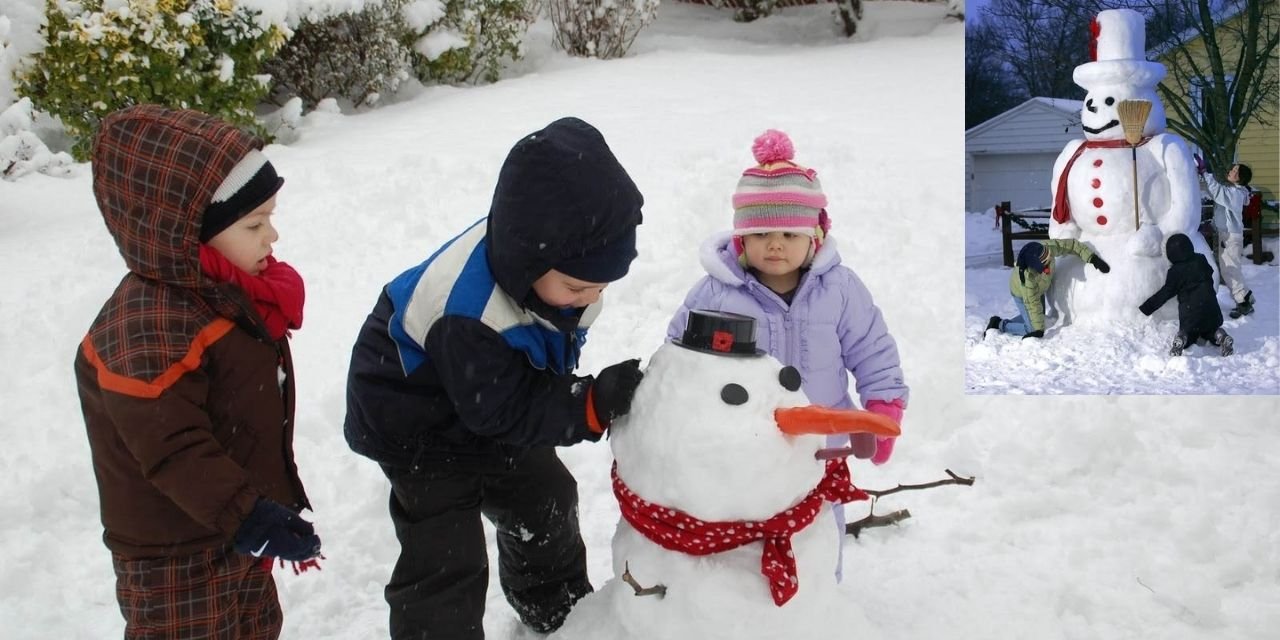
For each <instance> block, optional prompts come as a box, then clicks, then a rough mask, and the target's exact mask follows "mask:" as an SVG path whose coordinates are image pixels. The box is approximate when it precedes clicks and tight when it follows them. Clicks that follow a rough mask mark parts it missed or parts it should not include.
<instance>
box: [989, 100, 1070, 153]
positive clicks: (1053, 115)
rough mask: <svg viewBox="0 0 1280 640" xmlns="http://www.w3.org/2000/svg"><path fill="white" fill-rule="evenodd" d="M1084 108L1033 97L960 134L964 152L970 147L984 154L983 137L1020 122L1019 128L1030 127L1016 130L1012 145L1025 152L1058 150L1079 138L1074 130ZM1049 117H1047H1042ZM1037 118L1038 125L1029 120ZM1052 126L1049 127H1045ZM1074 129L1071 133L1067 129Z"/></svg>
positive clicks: (1006, 142) (1061, 101) (1067, 101)
mask: <svg viewBox="0 0 1280 640" xmlns="http://www.w3.org/2000/svg"><path fill="white" fill-rule="evenodd" d="M1083 108H1084V103H1083V102H1081V101H1079V100H1067V99H1064V98H1043V97H1036V98H1031V99H1029V100H1027V101H1026V102H1023V103H1022V104H1020V105H1018V106H1016V107H1014V108H1012V109H1009V110H1008V111H1005V112H1004V113H1001V114H1000V115H998V116H995V117H994V118H991V119H989V120H987V121H986V122H983V123H982V124H979V125H977V126H975V127H973V128H972V129H969V130H968V131H965V132H964V139H965V147H966V150H970V147H971V145H972V146H975V147H979V148H977V149H976V151H977V152H984V151H986V150H985V149H982V148H981V146H982V139H983V138H984V137H986V138H991V137H993V136H995V135H996V133H997V132H999V131H1001V130H1005V129H1008V128H1009V127H1010V126H1011V125H1014V124H1015V123H1018V122H1019V121H1020V120H1026V121H1027V122H1024V123H1022V124H1023V126H1024V127H1025V126H1027V125H1028V124H1031V125H1032V128H1031V130H1029V131H1026V130H1024V131H1020V132H1019V134H1018V136H1017V141H1016V143H1015V144H1016V145H1017V146H1020V147H1025V150H1026V151H1027V152H1036V151H1051V150H1060V149H1062V145H1063V143H1064V142H1065V139H1064V136H1066V139H1070V138H1074V137H1079V136H1080V135H1082V134H1081V133H1080V132H1079V131H1078V128H1079V126H1080V110H1081V109H1083ZM1045 116H1049V117H1047V118H1046V117H1045ZM1036 117H1039V122H1035V123H1034V124H1032V122H1031V121H1033V120H1035V118H1036ZM1050 123H1052V126H1047V125H1049V124H1050ZM1072 128H1075V129H1077V131H1076V132H1075V133H1072V132H1071V129H1072ZM1002 143H1003V144H1002V146H1005V147H1007V146H1008V145H1009V141H1008V140H1004V141H1002Z"/></svg>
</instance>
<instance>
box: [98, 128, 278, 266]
mask: <svg viewBox="0 0 1280 640" xmlns="http://www.w3.org/2000/svg"><path fill="white" fill-rule="evenodd" d="M261 147H262V142H261V141H259V140H258V139H256V138H254V137H253V136H250V135H249V134H246V133H244V132H242V131H240V130H239V129H237V128H236V127H234V126H232V125H230V124H228V123H226V122H224V121H222V120H220V119H218V118H215V117H212V116H208V115H205V114H202V113H199V112H196V111H189V110H186V111H174V110H170V109H166V108H164V107H160V106H156V105H139V106H134V107H129V108H127V109H123V110H121V111H117V112H115V113H113V114H111V115H109V116H107V117H106V118H105V119H103V121H102V126H101V128H99V130H98V133H97V134H96V135H95V136H94V141H93V165H92V167H93V193H94V197H95V198H96V199H97V202H98V208H99V210H101V212H102V217H103V220H104V221H105V222H106V224H107V230H108V231H109V232H110V233H111V236H112V237H113V238H114V239H115V242H116V246H117V247H118V248H119V250H120V255H121V256H122V257H123V258H124V261H125V264H126V265H127V266H128V267H129V270H130V271H132V272H134V273H136V274H138V275H140V276H143V277H144V278H147V279H150V280H155V281H158V282H164V283H167V284H173V285H177V286H180V287H184V288H189V289H195V288H197V287H198V286H199V285H200V284H201V282H202V276H201V272H200V259H199V251H198V246H199V244H200V223H201V219H202V217H203V215H204V211H205V209H206V208H207V207H208V205H209V203H210V202H211V201H212V200H213V194H214V192H215V191H216V190H217V189H218V186H219V185H220V184H222V181H223V180H224V179H226V177H227V175H228V174H229V173H230V172H231V169H232V167H234V166H235V165H236V163H237V162H239V161H240V160H241V159H242V158H244V156H245V155H246V154H248V153H249V151H250V150H251V149H260V148H261Z"/></svg>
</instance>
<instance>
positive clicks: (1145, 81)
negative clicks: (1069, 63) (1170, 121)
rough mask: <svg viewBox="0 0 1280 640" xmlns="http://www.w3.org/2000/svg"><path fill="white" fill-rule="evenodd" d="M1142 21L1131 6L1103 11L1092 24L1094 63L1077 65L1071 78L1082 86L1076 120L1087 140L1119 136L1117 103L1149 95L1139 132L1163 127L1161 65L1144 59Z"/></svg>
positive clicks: (1161, 130)
mask: <svg viewBox="0 0 1280 640" xmlns="http://www.w3.org/2000/svg"><path fill="white" fill-rule="evenodd" d="M1145 27H1146V24H1145V22H1144V20H1143V18H1142V14H1140V13H1138V12H1136V11H1132V10H1130V9H1113V10H1109V11H1103V12H1101V13H1099V14H1098V16H1097V17H1096V18H1094V20H1093V22H1092V23H1091V24H1090V27H1089V28H1090V34H1091V36H1092V38H1091V40H1090V43H1089V48H1090V52H1091V53H1092V56H1091V57H1092V58H1093V61H1092V62H1086V63H1085V64H1082V65H1080V66H1078V67H1076V68H1075V72H1074V73H1073V74H1072V78H1073V79H1074V80H1075V82H1076V84H1078V85H1080V86H1081V87H1083V88H1084V89H1085V90H1086V91H1088V94H1087V95H1086V96H1085V100H1084V108H1083V109H1082V110H1081V111H1080V123H1081V126H1082V127H1083V129H1084V133H1085V138H1087V139H1089V140H1120V139H1123V138H1124V130H1123V129H1122V128H1121V126H1120V113H1119V109H1118V106H1117V105H1119V104H1120V102H1121V101H1123V100H1147V101H1149V102H1151V113H1150V115H1149V116H1148V117H1147V122H1146V125H1145V126H1144V127H1143V135H1154V134H1157V133H1161V132H1163V131H1164V129H1165V116H1164V105H1163V104H1161V102H1160V99H1159V98H1158V97H1157V96H1156V85H1157V84H1159V82H1160V80H1161V79H1163V78H1164V75H1165V68H1164V65H1162V64H1159V63H1156V62H1149V61H1147V60H1146V49H1145V43H1146V35H1145V32H1144V29H1145Z"/></svg>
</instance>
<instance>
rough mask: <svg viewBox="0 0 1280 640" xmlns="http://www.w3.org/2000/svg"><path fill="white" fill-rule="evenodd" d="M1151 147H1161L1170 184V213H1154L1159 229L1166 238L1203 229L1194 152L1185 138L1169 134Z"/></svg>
mask: <svg viewBox="0 0 1280 640" xmlns="http://www.w3.org/2000/svg"><path fill="white" fill-rule="evenodd" d="M1148 144H1149V145H1150V144H1157V145H1158V146H1157V147H1156V149H1159V150H1160V156H1159V158H1158V160H1159V161H1160V163H1161V164H1162V165H1163V166H1164V171H1165V175H1166V176H1167V177H1168V180H1169V210H1168V211H1165V212H1152V214H1153V216H1155V222H1156V225H1157V226H1159V227H1160V231H1161V232H1162V233H1163V234H1164V235H1165V236H1166V237H1167V236H1169V235H1171V234H1174V233H1187V232H1190V231H1194V230H1195V229H1196V228H1197V227H1199V226H1200V180H1199V179H1198V177H1197V176H1196V163H1195V160H1194V159H1193V158H1192V157H1191V150H1190V149H1188V148H1187V143H1186V142H1185V141H1183V139H1182V138H1180V137H1178V136H1171V135H1169V134H1160V135H1158V136H1156V137H1155V138H1153V139H1152V140H1151V142H1149V143H1148Z"/></svg>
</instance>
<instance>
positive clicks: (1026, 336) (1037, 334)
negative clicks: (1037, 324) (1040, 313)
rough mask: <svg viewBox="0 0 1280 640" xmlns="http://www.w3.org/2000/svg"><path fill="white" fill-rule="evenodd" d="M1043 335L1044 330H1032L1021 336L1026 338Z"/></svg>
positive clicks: (1041, 336)
mask: <svg viewBox="0 0 1280 640" xmlns="http://www.w3.org/2000/svg"><path fill="white" fill-rule="evenodd" d="M1043 337H1044V330H1036V331H1032V332H1031V333H1028V334H1027V335H1025V336H1022V339H1023V340H1026V339H1027V338H1043Z"/></svg>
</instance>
